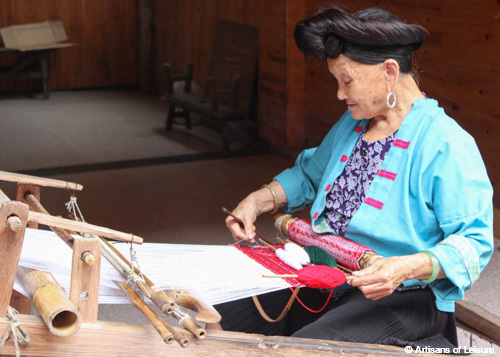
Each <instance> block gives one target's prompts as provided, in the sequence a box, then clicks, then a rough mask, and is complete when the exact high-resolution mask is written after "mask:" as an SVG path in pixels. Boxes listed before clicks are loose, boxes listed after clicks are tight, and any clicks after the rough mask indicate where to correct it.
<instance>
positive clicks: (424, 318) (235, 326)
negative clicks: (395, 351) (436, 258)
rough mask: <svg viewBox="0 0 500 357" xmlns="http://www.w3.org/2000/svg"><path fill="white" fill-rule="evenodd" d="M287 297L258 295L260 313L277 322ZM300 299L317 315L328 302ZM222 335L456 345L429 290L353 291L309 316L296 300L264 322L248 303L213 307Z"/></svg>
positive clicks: (285, 293) (321, 297)
mask: <svg viewBox="0 0 500 357" xmlns="http://www.w3.org/2000/svg"><path fill="white" fill-rule="evenodd" d="M290 294H291V291H290V290H281V291H277V292H273V293H269V294H264V295H261V296H259V300H260V302H261V305H262V306H263V308H264V310H265V311H266V312H267V314H268V315H269V316H270V317H271V318H275V317H277V316H278V315H279V314H280V312H281V310H282V309H283V307H284V306H285V304H286V302H287V301H288V298H289V296H290ZM298 296H299V298H300V300H301V301H302V302H303V303H304V304H305V305H306V306H307V307H309V308H311V309H313V310H319V309H320V308H321V307H322V306H323V305H324V303H325V301H326V299H327V296H328V295H327V294H325V293H324V291H321V290H317V289H309V288H302V289H301V290H300V292H299V294H298ZM215 308H216V309H217V310H218V311H219V313H220V314H221V315H222V321H221V325H222V327H223V328H224V329H225V330H229V331H240V332H248V333H260V334H264V335H281V336H296V337H306V338H317V339H325V340H333V341H350V342H360V343H375V344H386V345H396V346H413V347H416V346H420V347H426V346H427V347H440V348H444V347H448V348H453V347H456V346H457V345H458V341H457V332H456V325H455V315H454V314H453V313H446V312H442V311H438V310H437V309H436V306H435V297H434V294H433V293H432V290H431V289H428V288H426V289H416V290H406V291H395V292H394V293H393V294H391V295H390V296H387V297H385V298H382V299H380V300H377V301H372V300H369V299H366V298H365V297H364V295H363V294H362V293H361V291H359V290H358V289H352V290H349V291H348V292H345V293H344V294H343V295H341V296H340V297H338V298H336V299H333V298H332V300H331V301H330V303H329V304H328V306H327V307H326V308H325V309H324V310H323V311H322V312H320V313H312V312H309V311H308V310H306V309H305V308H304V307H302V305H300V304H299V303H298V302H297V301H295V302H294V303H293V305H292V308H291V310H290V311H289V312H288V314H287V316H286V317H285V318H284V319H283V320H281V321H280V322H277V323H269V322H267V321H266V320H264V319H263V318H262V317H261V315H260V313H259V312H258V310H257V308H256V307H255V304H254V303H253V301H252V299H251V298H248V299H241V300H238V301H233V302H229V303H225V304H220V305H217V306H215Z"/></svg>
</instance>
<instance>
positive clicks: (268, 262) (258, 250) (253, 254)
mask: <svg viewBox="0 0 500 357" xmlns="http://www.w3.org/2000/svg"><path fill="white" fill-rule="evenodd" d="M235 247H236V248H237V249H238V250H239V251H241V252H242V253H244V254H245V255H247V256H248V257H250V258H252V259H253V260H255V261H256V262H257V263H259V264H260V265H262V266H263V267H265V268H266V269H268V270H270V271H272V272H273V273H274V274H278V275H280V274H297V270H295V269H293V268H292V267H290V266H288V265H286V264H285V263H283V262H282V261H281V260H280V259H279V258H278V257H277V256H276V254H275V253H274V251H273V250H271V249H269V248H268V247H266V246H255V247H252V248H250V247H241V246H239V245H236V246H235ZM274 247H275V248H276V249H277V248H283V246H282V245H275V246H274ZM284 280H285V281H286V282H287V283H288V284H290V286H292V287H299V286H303V285H302V284H301V283H299V281H298V280H297V279H295V278H284Z"/></svg>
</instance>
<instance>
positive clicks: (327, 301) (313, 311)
mask: <svg viewBox="0 0 500 357" xmlns="http://www.w3.org/2000/svg"><path fill="white" fill-rule="evenodd" d="M289 289H290V290H292V293H293V295H295V298H296V299H297V301H298V302H299V303H300V305H302V306H303V307H304V308H305V309H306V310H308V311H310V312H312V313H315V314H317V313H318V312H321V311H323V310H324V309H325V307H327V306H328V303H329V302H330V299H331V297H332V293H333V289H330V295H328V298H327V299H326V302H325V305H323V307H322V308H321V309H319V310H317V311H315V310H313V309H311V308H309V307H307V306H306V305H305V304H304V303H303V302H302V301H300V299H299V297H298V296H297V294H296V293H295V290H293V289H292V288H289Z"/></svg>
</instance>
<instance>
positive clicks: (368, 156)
mask: <svg viewBox="0 0 500 357" xmlns="http://www.w3.org/2000/svg"><path fill="white" fill-rule="evenodd" d="M365 130H366V129H365ZM364 134H365V132H364V131H363V133H362V135H360V136H359V139H358V141H357V142H356V145H355V147H354V150H353V152H352V154H351V155H350V157H349V160H348V161H347V163H346V166H345V168H344V171H343V172H342V174H341V175H340V176H339V177H338V178H337V180H336V181H335V184H334V185H333V187H332V189H331V191H330V193H329V194H328V195H327V196H326V221H327V222H328V225H329V226H330V227H331V228H332V229H333V231H334V232H336V233H337V234H338V235H341V236H343V235H344V234H345V231H346V229H347V226H348V225H349V222H350V220H351V218H352V217H353V216H354V214H355V213H356V211H357V210H358V209H359V206H361V203H362V202H363V200H364V198H365V196H366V193H367V192H368V189H369V188H370V184H371V182H372V180H373V178H374V177H375V175H376V173H377V171H378V169H379V168H380V165H382V161H384V157H385V155H386V154H387V152H388V151H389V149H390V147H391V145H392V142H393V141H394V137H395V136H396V132H394V133H393V134H391V135H390V136H388V137H387V138H384V139H381V140H378V141H372V142H368V141H365V140H364V139H363V138H364Z"/></svg>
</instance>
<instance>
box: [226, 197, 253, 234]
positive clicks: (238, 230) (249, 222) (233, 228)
mask: <svg viewBox="0 0 500 357" xmlns="http://www.w3.org/2000/svg"><path fill="white" fill-rule="evenodd" d="M257 212H258V209H257V205H256V203H255V201H254V199H253V197H252V195H249V196H248V197H247V198H245V199H244V200H243V201H241V202H240V203H239V204H238V206H237V207H236V208H235V209H234V210H233V211H232V212H231V213H232V214H233V215H235V216H236V217H238V218H239V219H241V221H242V222H243V226H242V225H241V224H240V223H239V222H238V221H237V220H236V219H234V218H233V217H231V216H227V218H226V227H227V228H228V229H229V231H230V232H231V234H232V235H233V237H234V240H235V241H241V240H245V241H248V242H250V243H254V242H255V239H254V237H255V225H254V222H255V220H256V219H257V216H258V213H257Z"/></svg>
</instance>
